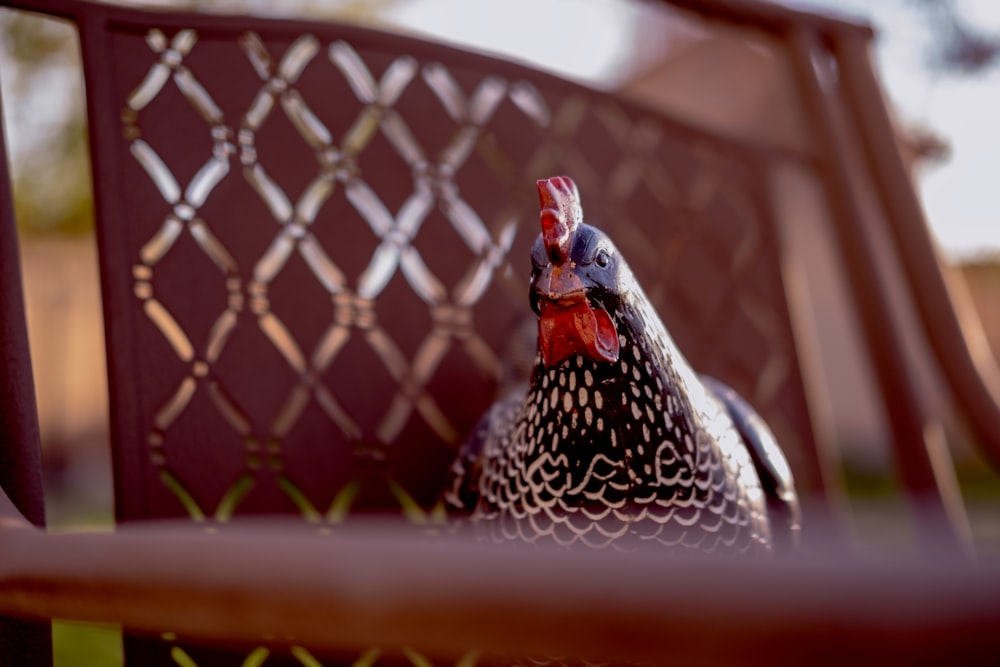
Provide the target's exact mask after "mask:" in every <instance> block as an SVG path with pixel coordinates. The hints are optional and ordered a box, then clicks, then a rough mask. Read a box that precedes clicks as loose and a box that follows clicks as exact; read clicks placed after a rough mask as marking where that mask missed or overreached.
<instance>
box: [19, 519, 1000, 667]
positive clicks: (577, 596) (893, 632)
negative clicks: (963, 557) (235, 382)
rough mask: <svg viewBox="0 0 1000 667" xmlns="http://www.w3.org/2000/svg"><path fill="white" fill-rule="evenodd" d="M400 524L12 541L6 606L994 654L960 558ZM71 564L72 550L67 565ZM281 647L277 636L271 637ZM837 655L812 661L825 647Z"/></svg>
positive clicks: (297, 625)
mask: <svg viewBox="0 0 1000 667" xmlns="http://www.w3.org/2000/svg"><path fill="white" fill-rule="evenodd" d="M413 531H414V528H413V527H412V526H405V525H403V524H401V523H398V522H391V523H375V524H372V525H361V526H357V525H355V526H353V527H351V528H341V529H338V533H337V534H335V535H332V536H320V535H315V534H309V533H304V532H303V530H302V527H301V524H300V525H299V526H297V527H296V528H293V527H291V526H289V525H288V524H284V523H273V522H272V523H263V524H262V523H255V524H252V525H251V526H249V527H248V528H247V529H243V528H241V527H240V526H239V525H230V526H225V527H223V528H222V529H221V532H220V533H219V534H215V535H208V534H205V533H204V532H203V531H201V530H199V529H198V528H196V527H193V526H191V525H190V524H184V525H176V524H165V525H162V524H161V525H149V524H133V525H132V526H131V527H128V528H125V529H122V530H120V531H119V532H118V533H115V534H75V535H69V534H67V535H45V534H44V533H42V532H40V531H37V530H35V529H32V528H30V527H27V526H22V527H21V528H20V529H12V530H6V531H4V532H2V533H0V549H2V551H3V553H4V558H3V560H2V562H0V612H2V613H9V614H19V615H24V616H26V617H33V618H45V617H50V616H54V615H55V616H59V617H63V618H74V619H79V620H90V621H112V622H120V623H122V624H123V625H124V626H125V627H127V628H128V629H129V631H130V632H133V631H134V632H138V633H141V634H147V635H155V634H158V633H159V632H161V631H162V629H163V628H164V627H169V628H171V629H172V631H175V632H176V633H177V635H178V637H181V638H183V639H184V640H185V641H187V640H192V641H195V642H206V641H211V642H212V643H215V644H219V643H223V644H228V645H232V644H238V645H244V646H254V645H259V643H261V642H262V641H263V638H265V637H270V638H272V639H271V640H269V641H268V643H270V644H272V645H274V644H278V645H288V644H304V645H308V646H309V647H310V650H314V649H315V650H317V651H330V652H338V651H339V652H342V651H344V650H360V649H362V648H364V647H366V646H371V645H378V646H382V647H386V648H392V647H400V646H414V647H415V648H417V649H419V650H421V651H426V652H428V653H429V654H433V655H439V656H457V655H460V654H463V653H465V652H466V651H469V650H473V649H479V650H484V651H488V652H492V651H500V652H506V653H507V654H508V655H509V654H515V655H516V654H526V655H536V654H537V655H574V656H582V657H586V658H594V659H608V660H615V661H629V662H649V663H652V664H663V663H664V662H666V661H669V662H679V663H683V662H695V663H698V664H705V663H708V664H727V663H736V662H738V663H740V664H758V663H759V664H763V663H765V662H766V663H767V664H803V663H808V664H841V663H842V662H843V660H844V659H846V658H847V657H848V656H852V655H853V656H857V655H864V656H865V658H866V661H870V662H872V663H877V662H879V661H880V660H886V661H892V662H900V661H902V662H910V661H913V662H919V663H926V662H929V661H934V660H936V659H942V658H947V659H948V661H956V660H957V661H959V662H962V661H963V658H965V659H974V658H976V657H979V656H982V655H988V653H987V652H986V651H988V650H991V649H992V648H993V645H994V642H995V631H996V623H997V622H998V620H1000V571H997V570H996V569H995V568H994V569H976V568H969V567H968V566H967V565H966V564H964V563H961V562H958V561H955V560H947V559H946V560H935V561H926V560H924V561H920V562H899V561H894V562H891V563H889V562H882V563H863V562H857V561H850V560H843V559H838V560H833V559H828V560H824V561H809V560H767V561H732V560H718V559H712V558H705V557H698V558H697V559H695V558H691V557H688V558H684V557H667V556H665V555H664V554H663V553H662V552H661V551H659V550H656V549H653V550H646V551H643V550H640V551H636V552H633V553H618V552H609V551H594V550H584V551H579V552H577V551H572V552H570V551H566V550H547V549H543V548H538V549H514V548H510V549H508V548H500V547H497V546H496V545H491V544H481V543H476V542H472V541H470V540H466V539H459V537H458V536H448V537H443V536H441V537H436V538H430V537H428V536H425V535H416V534H414V532H413ZM68 553H71V554H73V558H72V559H68V558H66V557H65V555H66V554H68ZM274 638H277V639H274ZM817 646H823V647H824V648H823V650H822V651H819V652H817V650H816V647H817Z"/></svg>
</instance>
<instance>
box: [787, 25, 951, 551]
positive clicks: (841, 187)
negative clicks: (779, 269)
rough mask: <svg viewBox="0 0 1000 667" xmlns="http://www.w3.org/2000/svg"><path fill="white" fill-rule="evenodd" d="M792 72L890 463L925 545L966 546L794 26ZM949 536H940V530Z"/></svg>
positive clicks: (807, 43) (811, 39)
mask: <svg viewBox="0 0 1000 667" xmlns="http://www.w3.org/2000/svg"><path fill="white" fill-rule="evenodd" d="M788 43H789V48H790V49H791V51H792V61H793V63H794V65H795V73H796V76H797V79H798V83H799V86H800V88H801V91H802V96H803V101H804V103H805V109H806V113H807V114H808V115H809V118H810V119H811V121H812V123H813V126H814V128H815V132H816V134H817V140H818V142H819V143H820V145H821V146H822V147H823V151H824V153H825V154H826V155H828V156H829V159H828V160H827V161H826V162H825V163H824V167H825V172H826V173H825V175H824V176H825V178H824V180H825V182H826V183H827V187H828V188H829V200H830V205H831V207H832V208H833V210H834V213H835V216H836V221H837V224H836V226H835V234H836V238H837V239H838V240H839V244H840V255H841V260H842V261H843V262H844V266H845V267H846V271H845V273H846V274H847V278H848V287H849V289H850V292H851V294H852V297H853V299H854V303H855V305H856V307H857V311H858V317H859V321H860V325H861V327H862V330H863V332H864V337H865V343H866V344H867V346H868V351H869V355H868V356H869V361H870V363H871V365H872V368H873V370H874V373H875V377H876V380H877V382H878V385H879V389H880V395H881V398H882V402H883V406H884V409H885V413H886V415H887V416H888V420H889V427H890V430H891V434H892V441H893V448H894V451H895V454H896V464H897V466H898V468H899V472H900V475H901V478H902V481H903V483H904V485H905V487H906V489H907V491H908V493H909V495H910V498H911V500H912V501H913V502H914V503H915V510H917V511H915V512H914V516H915V518H916V525H917V528H918V532H919V533H920V536H921V538H922V542H923V544H924V546H925V547H926V548H927V549H928V550H931V551H933V550H938V549H960V550H963V551H968V550H969V545H968V537H967V536H968V528H967V520H966V518H965V510H964V506H963V504H962V499H961V496H960V495H959V494H958V493H957V489H955V488H953V485H949V484H947V483H941V480H940V479H939V475H941V474H944V471H942V470H938V469H936V467H935V458H934V457H933V456H932V455H931V450H932V449H933V448H934V447H936V446H937V444H939V443H935V442H933V441H932V440H931V439H930V438H931V436H932V435H933V433H934V430H933V429H930V428H928V427H929V426H930V425H931V424H933V423H934V422H933V420H932V419H931V418H930V417H929V416H928V415H926V414H925V410H924V409H923V407H922V406H921V404H920V399H919V397H918V396H917V394H916V392H915V389H914V380H913V374H912V371H911V369H910V368H908V366H907V362H906V359H905V358H904V355H903V352H902V350H901V346H900V343H899V341H900V340H901V336H900V335H899V334H898V325H897V323H896V322H895V321H894V320H893V318H892V315H891V308H890V307H889V306H890V297H889V295H888V293H887V288H886V287H885V285H884V283H883V281H882V280H881V279H880V277H879V274H878V270H877V259H876V257H875V254H874V249H873V248H872V247H871V245H870V243H869V241H868V239H867V237H866V234H865V230H864V228H863V226H862V217H861V214H860V210H859V207H858V204H857V197H856V195H855V192H854V189H853V186H852V185H851V178H850V175H849V173H848V171H847V166H846V165H847V156H846V155H845V152H844V151H845V149H844V146H843V139H844V138H843V137H842V136H839V134H838V129H837V125H836V122H835V120H834V118H833V115H832V111H831V109H830V100H829V99H827V96H826V95H825V93H824V91H823V88H822V85H821V84H820V81H819V80H818V78H817V75H816V71H815V68H814V64H813V55H814V53H815V50H816V49H817V48H818V47H819V45H820V42H819V40H818V38H817V36H816V35H815V34H813V33H809V32H807V31H806V30H804V29H801V28H800V29H796V30H794V31H792V33H791V34H790V35H789V36H788ZM942 536H947V541H946V542H941V541H940V540H941V537H942Z"/></svg>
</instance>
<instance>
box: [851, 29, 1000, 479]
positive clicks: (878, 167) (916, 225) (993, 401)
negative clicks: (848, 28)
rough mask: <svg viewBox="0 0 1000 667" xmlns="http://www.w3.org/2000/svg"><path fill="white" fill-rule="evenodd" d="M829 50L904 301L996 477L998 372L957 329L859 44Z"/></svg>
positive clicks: (935, 257) (864, 51) (999, 446)
mask: <svg viewBox="0 0 1000 667" xmlns="http://www.w3.org/2000/svg"><path fill="white" fill-rule="evenodd" d="M833 49H834V51H835V53H836V54H837V56H838V60H839V62H840V63H841V70H840V71H841V79H842V81H843V83H844V90H845V92H846V93H847V99H848V102H849V104H850V108H851V111H852V112H853V114H854V115H855V117H856V119H857V123H856V124H857V125H858V126H859V127H860V128H861V138H862V140H863V143H864V149H865V152H866V155H867V157H868V159H869V160H870V161H871V162H872V164H873V165H874V169H873V172H874V174H875V185H876V187H877V188H878V191H879V193H880V195H881V197H882V200H883V202H884V205H885V209H886V214H887V218H888V221H889V227H890V229H891V230H892V234H893V238H894V240H895V247H896V248H897V249H898V251H899V255H900V258H901V259H902V264H903V267H904V269H905V271H906V276H907V279H908V282H907V284H908V286H909V288H910V293H911V297H912V299H913V302H914V303H915V304H916V306H917V312H918V313H919V316H920V321H921V323H922V324H923V326H924V329H925V330H926V332H927V338H928V340H929V341H930V343H931V349H933V351H934V353H935V354H936V356H937V363H938V366H939V367H940V369H941V371H942V374H943V375H944V377H946V378H947V380H948V383H949V385H950V387H951V390H952V392H953V393H954V394H955V396H957V397H958V403H959V405H960V406H961V408H962V409H963V410H964V411H965V413H966V415H967V416H968V418H969V423H970V425H971V426H972V429H973V431H974V432H975V434H976V436H977V437H978V440H979V442H978V444H979V447H980V450H981V451H982V453H983V454H984V455H985V456H986V458H987V459H988V460H989V461H990V463H991V465H992V466H993V468H994V469H995V470H998V471H1000V369H998V367H997V364H996V361H995V360H993V359H992V358H986V356H987V355H983V356H982V358H980V359H977V358H975V357H974V356H973V353H972V350H971V349H970V347H969V343H968V341H967V339H966V337H965V334H964V333H963V331H962V322H961V321H960V315H961V313H958V312H956V309H955V304H954V301H953V300H952V297H951V295H950V294H949V293H948V287H947V285H946V283H945V280H944V276H943V275H942V273H941V267H940V264H939V259H938V255H937V251H936V249H935V247H934V242H933V240H932V239H931V235H930V233H929V232H928V230H927V224H926V222H925V220H924V215H923V211H922V210H921V207H920V203H919V202H918V201H917V198H916V195H915V194H914V191H913V185H912V183H911V181H910V178H909V176H908V175H907V172H906V168H905V167H904V166H903V160H902V158H901V157H900V154H899V149H898V147H897V146H896V144H895V141H894V137H895V136H896V134H895V131H894V129H893V125H892V121H891V120H890V119H889V115H888V112H887V111H886V109H885V105H884V103H883V96H882V92H881V90H880V88H879V86H878V83H877V82H876V80H875V75H874V73H873V71H872V65H871V60H870V58H869V55H868V51H867V45H866V44H865V43H863V42H861V41H859V40H855V39H850V38H845V39H841V40H838V41H836V42H835V43H834V44H833Z"/></svg>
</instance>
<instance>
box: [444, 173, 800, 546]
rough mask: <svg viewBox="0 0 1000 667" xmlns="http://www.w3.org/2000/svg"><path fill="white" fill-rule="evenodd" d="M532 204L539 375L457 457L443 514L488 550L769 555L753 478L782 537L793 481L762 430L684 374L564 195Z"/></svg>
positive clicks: (653, 318) (720, 391)
mask: <svg viewBox="0 0 1000 667" xmlns="http://www.w3.org/2000/svg"><path fill="white" fill-rule="evenodd" d="M539 192H540V195H541V200H542V234H541V235H540V236H539V238H538V240H537V241H536V243H535V246H534V248H533V250H532V264H533V270H532V280H531V292H530V302H531V305H532V308H533V310H534V311H535V312H536V314H538V316H539V329H538V330H539V335H538V347H539V351H538V355H537V359H536V363H535V366H534V369H533V371H532V374H531V377H530V379H529V381H528V385H527V388H526V389H524V390H523V391H521V392H517V393H514V394H513V395H511V396H510V397H508V398H506V399H505V400H502V401H500V402H498V403H497V404H495V405H494V406H492V408H491V409H490V410H489V411H488V412H487V413H486V415H484V417H483V418H482V419H481V420H480V422H479V424H478V425H477V427H476V429H475V431H474V433H473V434H472V435H471V436H470V438H469V440H468V441H467V443H466V445H465V447H464V448H463V450H462V451H461V452H460V454H459V457H458V458H457V459H456V461H455V463H454V465H453V466H452V471H451V478H450V483H449V486H448V490H447V492H446V494H445V500H446V502H447V504H448V505H449V507H450V508H451V509H452V510H453V511H460V512H466V513H469V514H470V515H471V518H472V520H473V522H474V523H475V524H476V526H477V529H478V530H479V531H480V532H481V533H483V534H485V535H488V536H489V537H491V538H493V539H494V540H497V541H515V540H516V541H527V542H536V541H551V542H555V543H558V544H561V545H573V544H584V545H587V546H590V547H607V546H614V547H621V548H632V547H634V546H637V545H640V544H643V543H650V542H655V543H660V544H662V545H666V546H669V547H673V548H678V549H680V548H688V549H696V550H699V551H705V552H719V551H724V552H756V551H767V550H769V549H770V548H771V544H772V529H771V526H770V523H769V519H768V500H769V499H768V498H767V497H766V496H765V490H764V488H763V487H762V485H761V480H760V477H759V474H758V473H759V472H760V474H763V475H765V476H766V477H767V479H766V481H767V482H768V484H766V485H765V486H766V487H767V488H768V489H770V490H773V489H774V488H778V489H779V490H780V492H781V493H782V494H783V496H782V498H780V499H779V500H778V502H780V503H781V504H782V506H787V507H789V510H790V515H791V516H792V518H791V519H789V520H787V521H786V520H785V519H786V518H785V517H783V518H782V525H781V526H780V527H779V529H780V530H782V531H785V530H788V529H791V530H796V531H797V529H798V507H797V500H796V498H795V494H794V487H793V485H792V480H791V475H790V473H789V472H788V468H787V464H785V462H784V457H783V456H782V455H781V452H780V450H779V449H777V447H776V445H775V444H774V441H773V436H771V435H770V432H769V431H767V430H766V426H763V422H762V421H761V420H759V418H757V419H756V420H753V419H750V418H751V417H755V416H756V415H755V414H750V415H747V414H745V412H746V410H748V409H749V408H747V406H746V404H745V403H742V402H741V401H740V400H739V399H738V397H735V394H731V392H729V391H728V390H727V389H726V388H725V387H723V386H722V385H719V384H718V383H714V382H711V383H705V382H703V381H702V379H701V378H699V377H698V376H697V375H696V374H695V373H694V372H693V370H692V369H691V367H690V365H689V364H688V362H687V361H686V360H685V359H684V357H683V355H682V354H681V353H680V351H679V350H678V349H677V346H676V345H675V344H674V342H673V340H672V339H671V337H670V335H669V334H668V333H667V331H666V329H665V327H664V326H663V324H662V322H661V321H660V318H659V317H658V315H657V314H656V312H655V311H654V310H653V308H652V306H651V304H650V302H649V300H648V299H647V297H646V295H645V294H644V293H643V291H642V289H641V287H640V286H639V285H638V284H637V283H636V281H635V279H634V278H633V276H632V273H631V271H630V270H629V268H628V265H627V264H626V263H625V260H624V258H622V257H621V256H620V254H619V252H618V250H617V249H616V248H615V246H614V245H613V243H612V242H611V240H610V239H609V238H608V237H607V236H606V235H605V234H604V233H603V232H601V231H600V230H598V229H596V228H594V227H591V226H589V225H586V224H583V223H582V213H581V212H580V208H579V200H578V194H577V192H576V187H575V185H573V184H572V181H570V180H569V179H568V178H566V177H557V178H554V179H548V180H546V181H539ZM734 410H735V411H736V412H733V411H734ZM740 410H742V411H743V412H739V411H740ZM734 416H735V417H737V419H736V422H738V423H739V425H741V426H742V425H743V423H744V422H750V421H752V422H753V423H754V426H753V427H752V430H751V432H749V433H745V432H741V428H738V424H737V423H734V420H733V418H732V417H734ZM741 417H744V418H745V419H741ZM753 429H756V430H753ZM742 431H747V429H746V428H744V429H742ZM748 447H749V448H750V449H748ZM751 449H754V450H755V451H754V453H755V456H751ZM762 456H763V459H764V461H763V463H764V465H763V466H761V465H760V463H759V462H758V464H757V465H755V459H758V460H759V459H761V458H762ZM772 495H774V493H773V491H772ZM772 500H773V499H772ZM791 523H794V526H792V525H791ZM786 524H788V525H786Z"/></svg>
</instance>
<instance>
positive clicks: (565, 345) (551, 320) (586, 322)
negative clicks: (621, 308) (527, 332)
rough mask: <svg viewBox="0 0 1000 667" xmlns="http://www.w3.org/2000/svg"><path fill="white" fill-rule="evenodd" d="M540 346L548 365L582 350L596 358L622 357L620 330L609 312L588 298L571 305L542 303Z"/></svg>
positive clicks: (603, 360) (588, 356)
mask: <svg viewBox="0 0 1000 667" xmlns="http://www.w3.org/2000/svg"><path fill="white" fill-rule="evenodd" d="M538 346H539V349H540V350H541V352H542V362H543V363H544V364H545V366H547V367H552V366H557V365H558V364H560V363H562V362H563V361H564V360H566V359H569V358H570V357H574V356H576V355H578V354H582V355H584V356H585V357H587V358H588V359H590V360H591V361H594V362H598V363H600V362H609V363H610V362H615V361H618V353H619V346H618V330H617V329H616V328H615V323H614V322H613V321H612V319H611V316H610V315H608V312H607V311H606V310H604V309H603V308H601V307H597V308H594V307H593V306H591V305H590V302H589V301H587V300H586V299H581V300H579V301H575V302H573V303H571V304H569V305H557V304H553V303H549V302H543V303H542V309H541V313H540V314H539V316H538Z"/></svg>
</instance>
